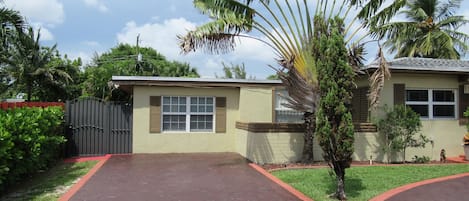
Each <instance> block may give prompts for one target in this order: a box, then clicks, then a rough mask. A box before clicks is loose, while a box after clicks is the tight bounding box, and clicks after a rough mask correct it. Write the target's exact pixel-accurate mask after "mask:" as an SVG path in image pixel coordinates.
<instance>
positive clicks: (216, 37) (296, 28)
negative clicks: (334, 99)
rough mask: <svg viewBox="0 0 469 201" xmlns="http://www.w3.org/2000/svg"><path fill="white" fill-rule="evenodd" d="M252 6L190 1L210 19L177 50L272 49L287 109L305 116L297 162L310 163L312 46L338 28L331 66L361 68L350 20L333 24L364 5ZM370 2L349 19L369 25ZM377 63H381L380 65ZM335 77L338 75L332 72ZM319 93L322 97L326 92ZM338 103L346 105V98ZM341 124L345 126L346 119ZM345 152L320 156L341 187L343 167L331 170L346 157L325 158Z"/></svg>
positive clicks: (315, 52)
mask: <svg viewBox="0 0 469 201" xmlns="http://www.w3.org/2000/svg"><path fill="white" fill-rule="evenodd" d="M253 2H254V1H253V0H239V1H236V0H194V5H195V7H196V8H198V9H199V10H200V11H201V12H202V13H204V14H206V15H208V16H209V17H210V18H211V19H212V21H210V22H208V23H206V24H204V25H201V26H199V27H197V28H196V29H195V30H192V31H189V32H188V33H187V34H186V35H184V36H179V38H180V41H181V43H180V47H181V49H182V50H183V52H186V53H188V52H190V51H195V50H196V49H204V50H206V51H208V52H211V53H224V52H227V51H231V50H233V49H234V48H235V45H236V43H235V42H236V40H235V39H236V38H239V37H244V38H254V39H255V40H259V41H262V42H264V43H266V44H267V45H269V46H270V47H272V49H273V51H274V52H275V53H276V54H277V55H278V57H279V58H277V59H278V61H279V65H280V69H278V74H279V77H280V79H281V80H282V81H283V83H284V86H285V87H286V88H287V91H288V93H289V97H290V99H289V100H288V101H289V103H288V104H287V106H288V107H290V108H292V109H295V110H297V111H302V112H304V114H305V124H306V128H307V129H306V131H305V136H304V140H305V143H304V144H305V147H304V153H303V160H304V161H310V160H312V159H313V155H312V141H313V133H314V130H315V126H316V108H317V105H318V103H319V99H320V96H319V95H320V93H319V92H320V86H321V84H320V83H319V81H318V67H319V66H318V65H319V64H318V63H317V62H316V61H317V60H318V59H319V58H323V57H324V55H325V54H326V53H325V52H324V51H323V52H321V51H319V50H320V48H318V47H323V48H327V45H324V44H323V45H319V41H320V40H319V39H320V38H321V36H322V35H323V34H325V35H327V34H328V33H332V32H331V31H329V30H332V29H330V27H333V28H335V29H341V31H340V32H338V33H336V34H335V35H334V40H332V39H331V41H332V42H334V41H335V45H336V46H335V48H338V49H340V50H342V49H345V47H346V45H347V46H348V48H349V51H348V54H347V58H346V59H345V62H346V63H336V64H335V63H334V64H335V65H336V66H338V67H340V68H341V69H347V68H350V69H349V70H352V69H351V68H358V66H359V65H361V59H360V58H361V55H359V54H357V53H363V51H362V50H363V46H362V45H360V44H359V42H360V41H352V39H353V37H354V35H355V34H354V33H356V32H355V30H350V28H351V27H352V26H351V25H352V24H353V22H351V23H350V24H348V25H347V26H342V25H341V26H339V25H337V24H340V23H339V22H342V21H343V19H344V18H346V17H348V14H350V13H351V12H349V11H350V10H351V9H352V8H355V7H356V6H357V5H358V6H362V4H363V3H364V2H363V1H349V0H344V1H342V2H337V1H314V2H316V3H317V4H315V5H314V6H315V7H316V9H315V10H316V11H315V12H311V11H310V8H312V7H313V6H311V3H310V2H308V1H306V0H303V1H300V0H296V1H288V0H284V1H281V3H282V4H281V3H280V0H273V1H269V0H259V1H256V2H258V3H259V4H256V5H253V4H252V3H253ZM270 2H272V3H270ZM367 2H368V1H367ZM371 2H374V3H373V4H370V3H367V4H365V5H363V6H364V7H363V8H364V10H366V11H362V12H360V14H361V15H360V16H357V17H356V18H354V19H362V20H363V22H365V23H369V21H370V20H369V18H370V17H371V16H373V15H374V14H375V13H377V11H378V10H380V9H379V8H381V6H382V5H383V4H382V2H383V1H382V0H372V1H371ZM254 6H258V7H259V8H258V9H255V8H254ZM391 6H394V5H391ZM367 20H368V21H367ZM316 26H320V27H316ZM342 29H343V30H342ZM253 30H255V31H257V32H259V33H260V34H262V35H263V36H264V37H262V38H261V37H254V36H251V35H248V34H247V33H249V32H251V31H253ZM324 31H325V32H324ZM336 32H337V30H336ZM329 35H330V34H329ZM345 35H347V39H344V37H345ZM337 37H339V39H337ZM263 38H266V40H263ZM337 40H339V42H337ZM340 42H342V43H340ZM338 43H340V44H338ZM339 46H340V47H339ZM336 53H337V54H342V53H343V52H342V51H339V52H335V53H333V54H336ZM380 55H382V54H380ZM330 58H335V59H339V60H337V61H335V62H344V58H343V57H342V55H331V57H330ZM328 61H329V60H328ZM381 61H384V60H381ZM382 63H383V64H384V63H385V62H382ZM352 72H353V71H352ZM385 72H387V71H386V66H385V65H382V68H380V69H379V70H378V71H376V73H375V76H376V79H375V80H376V82H375V84H374V85H372V88H371V90H372V91H375V93H373V95H376V96H377V95H379V90H381V88H382V86H383V85H382V82H384V79H381V78H384V77H385V76H384V73H385ZM338 75H342V74H340V73H338ZM344 76H345V74H344ZM344 79H351V77H348V74H347V77H344ZM349 82H352V80H349ZM348 86H349V85H347V86H344V87H345V89H344V90H349V89H348V88H347V87H348ZM322 93H323V92H321V95H322ZM324 93H325V94H327V92H324ZM348 93H350V92H348ZM344 96H347V95H344ZM341 101H347V98H344V99H342V100H341ZM373 101H376V102H377V101H378V99H377V98H376V99H373ZM344 104H345V106H347V105H348V104H347V103H344ZM322 114H324V115H325V116H324V117H323V118H324V119H332V118H334V117H331V116H329V115H331V113H322ZM340 114H341V115H342V116H344V117H343V118H347V117H346V116H347V115H348V113H347V109H344V111H341V113H340ZM318 118H319V117H318ZM338 121H339V120H338ZM341 123H342V122H341ZM343 123H347V121H344V122H343ZM318 125H319V124H318ZM321 125H322V124H321ZM347 129H349V127H347ZM352 130H353V129H352ZM335 132H336V131H335ZM337 135H342V134H341V132H336V133H333V132H331V133H329V135H328V136H325V137H327V138H330V139H331V141H335V140H332V138H334V137H336V136H337ZM344 136H346V135H344ZM352 142H353V138H352ZM348 145H349V144H340V143H339V144H338V145H337V146H348ZM323 148H325V147H323ZM326 148H327V147H326ZM351 150H353V148H343V147H338V148H337V149H332V150H331V149H330V150H324V152H328V155H325V157H324V158H325V159H326V160H328V161H327V162H328V164H330V165H331V167H333V168H334V169H335V168H342V170H341V172H342V173H343V174H339V175H338V177H337V179H342V181H339V180H338V182H341V184H343V178H344V177H343V175H344V174H345V169H344V168H346V167H348V166H347V165H340V166H337V165H335V164H337V163H340V162H342V161H347V162H349V160H348V159H347V157H348V156H347V155H346V154H344V155H342V156H343V157H341V158H336V157H327V156H336V154H340V153H331V152H329V151H332V152H336V151H339V152H340V151H344V152H350V151H351ZM347 154H351V153H347ZM335 172H337V171H335ZM343 189H344V188H338V192H337V193H336V195H337V196H336V197H337V198H339V199H345V192H344V191H343Z"/></svg>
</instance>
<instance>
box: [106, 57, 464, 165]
mask: <svg viewBox="0 0 469 201" xmlns="http://www.w3.org/2000/svg"><path fill="white" fill-rule="evenodd" d="M389 65H390V68H391V70H392V78H391V79H390V80H388V81H387V82H386V83H385V86H384V89H383V91H382V94H381V104H380V107H383V106H384V105H389V106H392V105H394V104H395V103H399V104H407V105H409V106H411V107H412V108H414V109H415V110H416V111H417V112H418V113H420V114H421V115H422V116H423V117H422V120H423V126H424V127H423V133H424V134H425V135H427V136H429V137H430V138H431V139H432V140H433V141H434V144H433V146H432V145H429V146H427V148H425V149H410V150H409V151H408V157H407V158H408V159H410V158H411V157H410V156H414V155H419V156H422V155H427V156H432V159H434V160H437V159H438V157H439V151H440V149H442V148H444V149H446V153H447V155H448V156H457V155H459V154H461V153H462V150H463V149H462V147H461V146H460V144H461V138H462V135H463V134H464V133H465V130H464V129H465V128H464V127H463V126H461V125H460V124H459V121H458V120H459V118H460V117H462V113H461V111H462V110H464V108H465V107H467V106H468V103H469V101H468V100H469V98H468V97H469V94H465V93H464V84H465V83H466V84H467V82H468V77H467V76H468V75H469V62H467V61H451V60H433V59H397V60H394V61H392V62H390V63H389ZM374 69H376V66H375V65H374V64H371V65H369V66H367V67H366V68H365V69H364V70H365V71H368V72H372V71H373V70H374ZM112 81H113V82H114V84H116V85H118V86H119V87H120V88H122V89H124V90H127V91H129V92H131V93H133V101H134V102H133V153H186V152H237V153H240V154H241V155H243V156H245V157H247V158H248V159H250V160H253V161H255V162H258V163H284V162H291V161H297V160H299V159H300V157H301V153H302V148H303V127H302V124H301V123H299V122H301V116H302V115H301V113H298V112H295V111H291V110H290V109H288V108H285V107H284V106H282V104H281V103H282V102H283V101H284V98H282V97H284V96H285V95H286V92H285V90H284V89H283V88H282V83H281V82H280V81H275V80H273V81H272V80H236V79H203V78H165V77H138V76H113V78H112ZM357 86H359V87H358V88H357V89H356V90H355V91H354V98H353V100H352V104H353V111H352V112H353V117H354V121H355V122H356V127H355V129H356V134H355V153H354V155H353V158H354V160H362V161H364V160H369V159H370V157H371V158H372V159H373V160H378V161H383V160H385V155H384V154H383V152H382V148H381V147H382V142H383V138H382V137H381V136H380V135H379V134H378V133H376V128H375V127H374V125H373V124H371V123H369V122H373V121H374V119H376V118H377V117H379V115H380V112H379V111H380V108H378V110H377V111H372V112H371V113H370V112H369V110H368V101H367V98H366V97H367V96H366V93H367V91H368V90H367V86H368V82H367V77H366V76H363V77H361V78H359V79H358V80H357ZM468 89H469V87H468ZM468 93H469V92H468ZM282 94H283V95H282ZM295 122H296V123H295ZM314 149H315V150H314V152H315V158H316V159H317V160H321V150H320V148H319V146H318V145H316V146H315V147H314Z"/></svg>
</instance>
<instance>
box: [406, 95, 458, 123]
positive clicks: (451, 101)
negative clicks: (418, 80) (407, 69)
mask: <svg viewBox="0 0 469 201" xmlns="http://www.w3.org/2000/svg"><path fill="white" fill-rule="evenodd" d="M406 105H407V106H409V107H411V108H412V110H413V111H415V112H417V113H418V114H420V117H422V118H427V119H438V118H452V119H454V118H456V90H453V89H408V90H406Z"/></svg>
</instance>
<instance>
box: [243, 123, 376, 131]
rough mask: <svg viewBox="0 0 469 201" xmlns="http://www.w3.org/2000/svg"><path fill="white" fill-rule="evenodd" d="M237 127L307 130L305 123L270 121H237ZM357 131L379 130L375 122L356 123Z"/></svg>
mask: <svg viewBox="0 0 469 201" xmlns="http://www.w3.org/2000/svg"><path fill="white" fill-rule="evenodd" d="M236 128H237V129H241V130H245V131H249V132H253V133H282V132H286V133H288V132H290V133H303V132H304V131H305V128H304V124H303V123H269V122H239V121H237V122H236ZM354 128H355V129H354V130H355V132H359V133H366V132H377V128H376V125H375V124H373V123H368V122H365V123H358V122H355V123H354Z"/></svg>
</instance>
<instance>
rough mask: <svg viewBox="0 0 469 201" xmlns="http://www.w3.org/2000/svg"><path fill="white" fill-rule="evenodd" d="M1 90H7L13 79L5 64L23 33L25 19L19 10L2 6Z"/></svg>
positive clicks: (0, 10)
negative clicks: (15, 42) (18, 37)
mask: <svg viewBox="0 0 469 201" xmlns="http://www.w3.org/2000/svg"><path fill="white" fill-rule="evenodd" d="M0 24H1V30H0V92H5V91H7V90H8V88H9V83H10V82H11V81H12V80H11V79H12V78H11V77H10V76H9V74H8V72H6V68H5V66H6V65H7V62H8V59H9V57H10V55H11V54H10V53H11V49H12V48H13V46H14V44H13V43H14V41H15V40H16V38H17V36H18V35H19V34H23V28H24V27H25V21H24V19H23V17H22V16H21V15H20V13H19V12H18V11H14V10H11V9H7V8H0Z"/></svg>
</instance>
